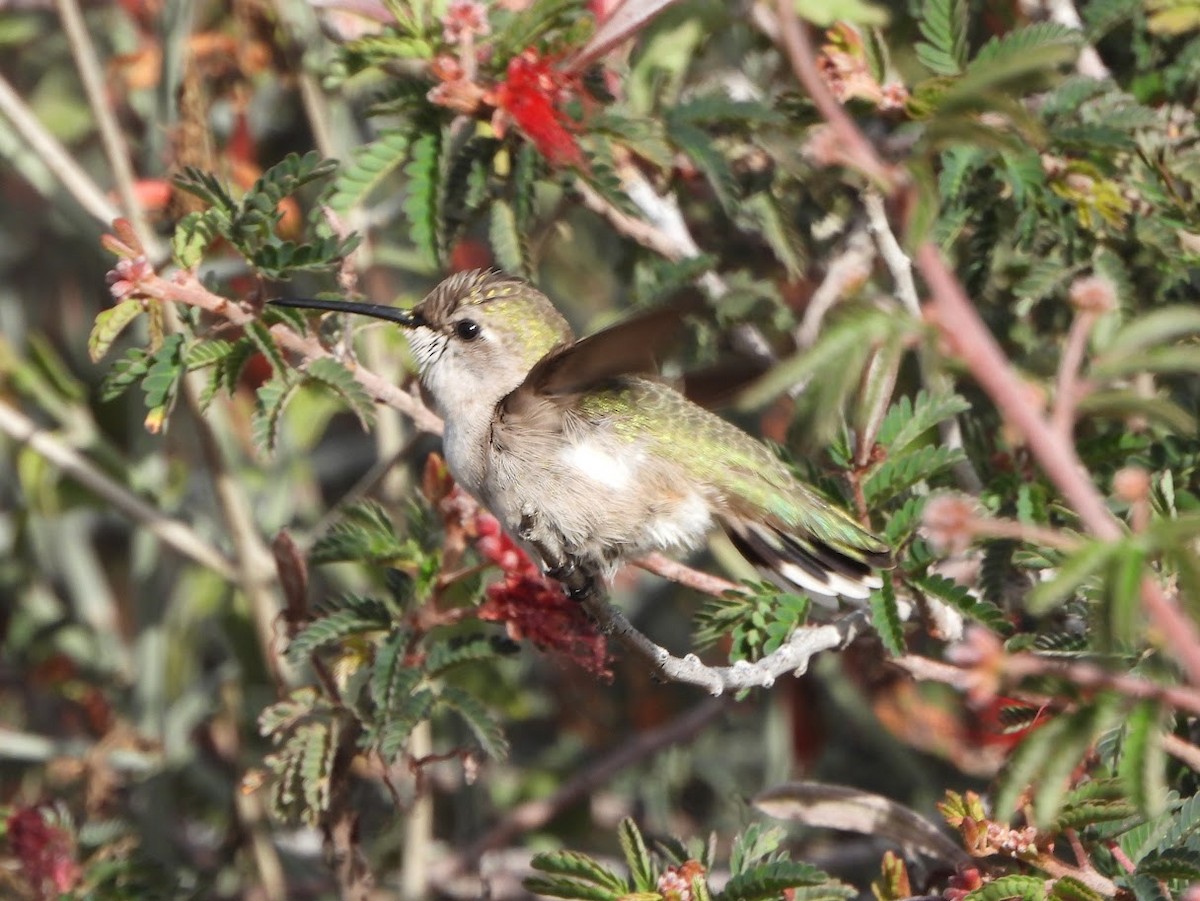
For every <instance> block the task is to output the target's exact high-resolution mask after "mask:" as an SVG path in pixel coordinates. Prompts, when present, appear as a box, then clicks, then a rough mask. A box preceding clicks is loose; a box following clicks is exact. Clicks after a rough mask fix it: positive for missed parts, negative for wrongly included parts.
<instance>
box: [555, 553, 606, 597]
mask: <svg viewBox="0 0 1200 901" xmlns="http://www.w3.org/2000/svg"><path fill="white" fill-rule="evenodd" d="M546 575H548V576H549V577H550V578H552V579H554V580H555V581H556V582H558V583H559V584H560V585H562V587H563V590H564V591H565V592H566V593H567V597H569V598H570V599H571V600H573V601H579V602H583V601H586V600H587V599H588V598H590V597H593V596H595V595H597V594H599V589H600V577H599V574H597V573H596V572H595V570H593V569H591V568H589V567H585V566H583V565H582V564H581V563H580V562H579V561H578V560H568V561H566V562H565V563H561V564H559V565H558V566H552V567H549V568H548V569H547V570H546Z"/></svg>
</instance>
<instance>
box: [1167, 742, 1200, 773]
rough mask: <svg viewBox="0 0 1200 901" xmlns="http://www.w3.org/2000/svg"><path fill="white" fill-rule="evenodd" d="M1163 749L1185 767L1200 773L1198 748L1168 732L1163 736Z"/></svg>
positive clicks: (1199, 750) (1199, 752)
mask: <svg viewBox="0 0 1200 901" xmlns="http://www.w3.org/2000/svg"><path fill="white" fill-rule="evenodd" d="M1162 747H1163V750H1164V751H1166V752H1167V753H1168V754H1170V755H1171V756H1172V757H1174V758H1175V759H1176V760H1179V761H1182V762H1183V763H1184V764H1185V765H1187V766H1189V767H1191V768H1192V769H1193V770H1195V771H1196V772H1198V773H1200V748H1198V747H1196V746H1195V745H1194V744H1192V743H1191V742H1190V741H1184V740H1183V739H1182V738H1180V737H1179V736H1178V735H1175V734H1174V733H1173V732H1166V733H1163V736H1162Z"/></svg>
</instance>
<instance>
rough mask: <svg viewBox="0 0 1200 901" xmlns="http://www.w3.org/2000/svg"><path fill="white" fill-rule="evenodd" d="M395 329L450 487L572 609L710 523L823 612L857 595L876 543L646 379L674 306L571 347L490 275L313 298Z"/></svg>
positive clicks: (764, 452)
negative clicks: (530, 556) (514, 542)
mask: <svg viewBox="0 0 1200 901" xmlns="http://www.w3.org/2000/svg"><path fill="white" fill-rule="evenodd" d="M272 303H274V304H277V305H280V306H288V307H299V308H304V309H318V310H334V311H338V312H345V313H358V314H363V315H366V316H371V317H374V318H376V319H384V320H387V321H390V322H394V323H397V324H398V325H400V326H402V327H403V328H404V329H405V330H406V334H407V338H408V342H409V346H410V348H411V350H412V353H413V356H414V358H415V360H416V363H417V366H418V370H419V378H420V382H421V385H422V387H423V389H424V390H425V392H426V394H427V396H428V397H429V398H431V400H432V403H433V407H434V409H435V410H436V412H437V413H438V414H439V415H440V416H441V417H442V418H443V420H444V421H445V432H444V436H443V442H444V453H445V458H446V463H447V465H448V467H449V469H450V473H451V474H452V475H453V476H454V478H455V479H456V480H457V482H458V483H459V484H460V485H461V486H462V487H463V488H465V489H466V490H467V491H468V492H469V493H470V494H471V495H473V496H474V497H475V498H476V499H477V500H478V501H479V502H480V503H482V504H483V505H484V506H485V507H487V508H488V509H489V510H491V512H492V513H493V514H494V515H495V516H496V517H497V518H498V519H499V521H500V523H501V525H502V526H503V527H504V528H505V529H506V530H507V531H508V532H509V534H511V535H512V536H514V537H515V538H517V539H518V540H520V541H521V542H523V543H524V544H525V545H526V546H528V547H530V548H532V549H533V550H534V551H536V553H537V554H538V556H540V557H541V560H542V565H543V567H544V568H545V571H546V573H547V574H548V575H550V576H551V577H553V578H555V579H557V580H559V581H560V582H561V583H562V584H563V586H564V588H565V590H566V591H567V593H568V594H569V595H570V596H571V597H574V598H576V599H579V600H582V599H584V598H587V597H589V596H592V595H593V594H595V593H597V592H599V591H600V590H601V588H602V586H603V584H604V583H605V582H606V581H608V580H610V579H611V578H612V576H613V574H614V573H615V571H616V570H617V568H618V567H619V566H620V565H621V564H622V563H623V562H625V561H627V560H631V559H636V558H638V557H640V556H643V555H645V554H647V553H650V552H652V551H685V550H690V549H693V548H695V547H696V546H697V545H698V544H700V542H701V541H702V540H703V539H704V538H705V537H706V535H707V534H708V533H709V532H710V530H713V529H714V528H716V527H717V526H720V527H721V528H723V529H724V531H725V533H726V534H727V535H728V536H729V539H730V541H731V542H732V543H733V545H734V547H736V548H737V550H738V551H739V552H740V553H741V554H742V555H743V556H744V557H745V558H746V559H747V560H748V561H749V562H750V563H751V564H753V565H754V566H755V567H756V568H757V569H758V570H759V571H760V572H761V573H762V574H763V575H765V576H767V577H768V578H770V579H771V580H772V581H774V582H775V583H776V584H778V585H780V586H781V587H784V588H786V589H789V590H791V589H799V590H801V591H804V592H807V593H809V594H810V596H813V598H814V600H817V601H820V602H823V603H826V604H829V603H836V600H835V599H836V598H837V597H839V596H840V597H844V598H849V599H864V598H866V597H868V596H869V594H870V592H871V590H872V589H873V588H878V587H880V585H881V581H880V578H879V576H878V575H877V574H876V573H875V570H876V569H882V568H889V567H890V566H891V565H892V564H891V555H890V553H889V550H888V547H887V545H886V544H885V543H884V542H883V541H881V540H880V539H879V538H878V537H876V536H875V535H873V534H872V533H871V532H869V531H868V530H867V529H865V528H863V526H861V525H859V523H858V522H856V521H855V520H854V519H853V518H851V517H850V515H849V514H847V513H846V512H845V511H843V510H842V509H840V508H839V507H837V506H836V505H834V504H833V503H832V502H831V501H829V500H828V499H827V498H826V497H824V496H823V495H822V494H821V493H820V492H818V491H817V490H816V489H814V488H813V487H811V486H810V485H807V484H805V483H804V482H802V481H800V480H799V479H798V478H797V477H796V476H795V475H794V474H793V472H792V470H791V469H790V468H789V467H788V466H787V465H786V464H785V463H784V462H783V461H782V460H781V459H780V458H779V457H778V456H776V454H775V453H774V452H773V451H772V450H771V449H770V448H768V447H767V446H766V445H765V444H763V443H762V442H761V441H758V440H757V439H755V438H753V437H752V436H751V435H749V434H748V433H746V432H744V431H742V430H741V429H739V428H738V427H737V426H735V425H733V424H732V423H730V422H728V421H726V420H725V419H722V418H721V417H720V416H718V415H717V414H716V413H713V412H711V411H710V410H708V409H705V408H704V407H702V406H700V405H699V404H697V403H695V402H693V401H692V400H689V399H688V398H687V397H686V396H685V395H684V394H683V393H681V392H679V391H677V390H675V389H674V388H672V387H671V386H670V385H668V384H666V383H665V382H664V381H662V380H661V378H659V377H658V373H657V360H656V359H655V354H654V350H655V348H656V347H658V346H659V345H661V343H662V338H663V337H664V336H665V335H666V334H668V333H669V332H670V331H671V330H676V331H677V330H678V321H679V312H678V310H674V309H671V308H669V307H668V308H664V309H660V310H657V311H654V312H651V313H648V314H644V315H642V316H638V317H634V318H632V319H629V320H626V321H625V322H622V323H619V324H617V325H615V326H612V327H611V328H609V329H606V330H604V331H601V332H598V333H596V334H594V335H591V336H589V337H586V338H583V339H580V340H576V338H575V335H574V333H573V332H572V330H571V327H570V326H569V325H568V323H567V321H566V319H565V318H563V316H562V314H561V313H559V311H558V310H557V309H555V307H554V305H553V304H552V303H551V301H550V299H549V298H548V297H547V296H546V295H545V294H543V293H542V292H541V291H539V290H537V289H536V288H534V287H533V286H532V285H530V284H529V283H527V282H525V281H523V280H521V279H518V278H515V277H513V276H510V275H507V274H505V273H502V272H498V271H495V270H478V269H477V270H471V271H467V272H460V273H456V274H454V275H451V276H450V277H448V278H447V279H445V280H444V281H442V282H441V283H440V284H439V285H438V286H437V287H435V288H434V289H433V290H432V291H431V292H430V293H429V294H428V295H427V296H426V297H425V298H424V299H423V300H422V301H420V303H418V304H417V305H416V306H414V307H412V308H411V309H401V308H398V307H390V306H383V305H380V304H370V303H357V302H345V301H326V300H313V299H307V298H306V299H279V300H274V301H272Z"/></svg>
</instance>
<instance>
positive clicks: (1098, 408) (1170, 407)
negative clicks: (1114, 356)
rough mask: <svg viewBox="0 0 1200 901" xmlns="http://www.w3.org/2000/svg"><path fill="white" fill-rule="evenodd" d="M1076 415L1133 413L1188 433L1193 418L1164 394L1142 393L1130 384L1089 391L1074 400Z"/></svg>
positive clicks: (1193, 424)
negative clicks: (1121, 387)
mask: <svg viewBox="0 0 1200 901" xmlns="http://www.w3.org/2000/svg"><path fill="white" fill-rule="evenodd" d="M1077 409H1078V411H1079V415H1080V417H1081V418H1082V417H1085V416H1102V417H1106V418H1111V419H1121V420H1124V419H1129V418H1131V417H1137V418H1140V419H1145V420H1149V421H1150V422H1153V423H1155V424H1158V425H1161V426H1163V427H1164V428H1167V429H1171V430H1174V431H1176V432H1183V433H1190V432H1192V431H1194V430H1195V428H1196V419H1195V417H1194V416H1192V414H1191V413H1189V412H1188V411H1186V410H1184V409H1183V408H1182V407H1180V406H1179V404H1177V403H1175V402H1174V401H1171V400H1168V399H1167V398H1165V397H1146V396H1144V395H1142V394H1141V393H1140V392H1138V391H1135V390H1133V389H1131V388H1128V389H1119V390H1115V391H1111V390H1110V391H1093V392H1091V393H1090V394H1088V395H1087V396H1086V397H1084V398H1083V399H1082V400H1081V401H1080V402H1079V404H1078V406H1077Z"/></svg>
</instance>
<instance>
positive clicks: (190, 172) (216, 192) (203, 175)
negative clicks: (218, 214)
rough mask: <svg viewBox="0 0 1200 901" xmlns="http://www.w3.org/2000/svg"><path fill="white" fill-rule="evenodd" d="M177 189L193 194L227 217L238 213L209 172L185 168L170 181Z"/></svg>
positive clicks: (218, 182) (191, 167)
mask: <svg viewBox="0 0 1200 901" xmlns="http://www.w3.org/2000/svg"><path fill="white" fill-rule="evenodd" d="M171 180H172V181H173V182H174V183H175V186H176V187H177V188H180V189H181V190H184V191H187V192H188V193H189V194H194V195H195V196H196V197H199V198H200V199H201V200H203V201H204V202H205V203H207V204H209V205H210V206H212V207H215V208H216V209H218V210H220V211H222V212H223V213H225V214H226V215H228V216H234V215H236V214H237V213H238V204H237V201H235V200H234V199H233V198H232V197H231V196H230V194H229V192H228V191H226V190H225V186H224V185H222V184H221V182H220V181H219V180H218V179H217V177H216V176H214V175H213V174H212V173H211V172H205V171H204V170H203V169H197V168H196V167H195V166H186V167H185V168H184V169H183V171H181V172H180V173H179V174H178V175H176V176H175V177H174V178H173V179H171Z"/></svg>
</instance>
